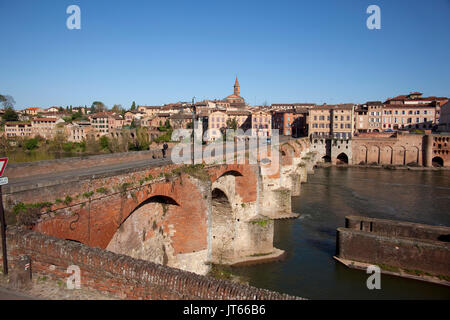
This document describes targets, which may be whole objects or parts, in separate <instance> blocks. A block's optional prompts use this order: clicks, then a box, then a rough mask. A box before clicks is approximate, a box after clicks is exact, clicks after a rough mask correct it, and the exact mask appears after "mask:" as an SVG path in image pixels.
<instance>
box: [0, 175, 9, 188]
mask: <svg viewBox="0 0 450 320" xmlns="http://www.w3.org/2000/svg"><path fill="white" fill-rule="evenodd" d="M4 184H8V177H1V178H0V186H2V185H4Z"/></svg>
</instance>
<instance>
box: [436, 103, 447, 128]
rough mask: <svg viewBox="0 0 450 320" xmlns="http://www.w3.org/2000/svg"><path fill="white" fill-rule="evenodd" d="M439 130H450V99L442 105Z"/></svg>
mask: <svg viewBox="0 0 450 320" xmlns="http://www.w3.org/2000/svg"><path fill="white" fill-rule="evenodd" d="M438 131H439V132H450V101H448V102H446V103H445V104H444V105H443V106H442V107H441V118H440V121H439V125H438Z"/></svg>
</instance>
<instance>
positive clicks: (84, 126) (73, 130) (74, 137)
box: [67, 121, 93, 142]
mask: <svg viewBox="0 0 450 320" xmlns="http://www.w3.org/2000/svg"><path fill="white" fill-rule="evenodd" d="M89 134H93V128H92V126H91V123H90V122H89V121H78V122H73V123H69V124H67V140H68V141H70V142H82V141H83V140H86V139H87V137H88V135H89Z"/></svg>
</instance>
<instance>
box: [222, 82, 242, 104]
mask: <svg viewBox="0 0 450 320" xmlns="http://www.w3.org/2000/svg"><path fill="white" fill-rule="evenodd" d="M224 100H225V101H226V102H228V103H229V105H230V108H245V107H246V103H245V100H244V98H243V97H241V87H240V85H239V81H238V78H237V77H236V81H235V82H234V92H233V94H230V95H229V96H228V97H226V98H225V99H224Z"/></svg>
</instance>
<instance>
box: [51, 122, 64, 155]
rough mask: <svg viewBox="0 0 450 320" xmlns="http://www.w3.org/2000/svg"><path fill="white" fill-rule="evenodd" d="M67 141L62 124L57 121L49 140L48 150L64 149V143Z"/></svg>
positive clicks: (58, 150)
mask: <svg viewBox="0 0 450 320" xmlns="http://www.w3.org/2000/svg"><path fill="white" fill-rule="evenodd" d="M66 142H67V134H66V132H65V127H64V124H62V123H58V124H57V125H56V128H55V135H54V137H53V140H51V141H50V150H52V151H55V152H61V151H64V144H65V143H66Z"/></svg>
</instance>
